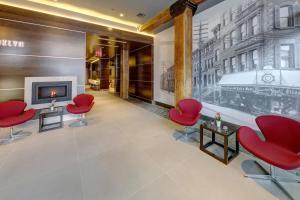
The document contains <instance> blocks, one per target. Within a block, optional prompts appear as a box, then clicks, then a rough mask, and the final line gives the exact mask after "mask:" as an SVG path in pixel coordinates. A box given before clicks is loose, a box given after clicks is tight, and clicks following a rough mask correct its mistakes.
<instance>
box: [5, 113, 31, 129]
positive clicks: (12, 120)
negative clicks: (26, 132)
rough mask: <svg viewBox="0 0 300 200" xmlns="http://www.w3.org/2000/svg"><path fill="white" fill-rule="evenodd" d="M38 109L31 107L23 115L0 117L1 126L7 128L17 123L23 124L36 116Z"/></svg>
mask: <svg viewBox="0 0 300 200" xmlns="http://www.w3.org/2000/svg"><path fill="white" fill-rule="evenodd" d="M35 113H36V110H34V109H30V110H27V111H25V112H23V113H22V114H21V115H18V116H12V117H7V118H2V119H0V127H1V128H7V127H12V126H15V125H19V124H23V123H25V122H27V121H29V120H31V119H32V118H33V117H34V116H35Z"/></svg>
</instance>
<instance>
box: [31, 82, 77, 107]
mask: <svg viewBox="0 0 300 200" xmlns="http://www.w3.org/2000/svg"><path fill="white" fill-rule="evenodd" d="M31 97H32V99H31V102H32V105H36V104H44V103H50V102H51V101H53V100H55V101H56V102H62V101H70V100H72V81H57V82H33V83H32V96H31Z"/></svg>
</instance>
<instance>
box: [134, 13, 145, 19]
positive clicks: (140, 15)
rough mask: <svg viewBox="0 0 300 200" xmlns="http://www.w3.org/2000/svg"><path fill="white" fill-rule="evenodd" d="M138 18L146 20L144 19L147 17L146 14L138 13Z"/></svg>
mask: <svg viewBox="0 0 300 200" xmlns="http://www.w3.org/2000/svg"><path fill="white" fill-rule="evenodd" d="M136 16H137V17H140V18H144V17H146V14H144V13H138V14H137V15H136Z"/></svg>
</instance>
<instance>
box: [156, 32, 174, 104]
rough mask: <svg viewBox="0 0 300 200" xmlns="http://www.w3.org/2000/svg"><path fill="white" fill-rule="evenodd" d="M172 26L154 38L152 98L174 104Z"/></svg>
mask: <svg viewBox="0 0 300 200" xmlns="http://www.w3.org/2000/svg"><path fill="white" fill-rule="evenodd" d="M174 90H175V79H174V28H173V27H171V28H169V29H166V30H164V31H162V32H160V33H158V34H157V35H155V38H154V100H155V101H156V102H160V103H164V104H167V105H174Z"/></svg>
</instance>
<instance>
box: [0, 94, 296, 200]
mask: <svg viewBox="0 0 300 200" xmlns="http://www.w3.org/2000/svg"><path fill="white" fill-rule="evenodd" d="M94 94H96V93H94ZM87 118H88V119H90V122H89V126H87V127H81V128H69V127H68V122H67V123H66V124H65V127H64V128H63V129H58V130H54V131H50V132H46V133H43V134H38V133H37V130H38V122H37V121H32V122H30V123H27V124H26V125H24V126H22V127H19V128H23V129H24V130H30V131H32V132H33V135H32V136H30V137H29V138H26V139H24V140H20V141H17V142H15V143H12V144H8V145H2V146H0V199H1V200H154V199H155V200H199V199H203V200H210V199H211V200H234V199H236V200H247V199H249V200H253V199H255V200H260V199H264V200H272V199H278V198H277V197H276V196H275V195H279V196H282V194H280V193H279V192H276V191H277V190H274V189H273V190H272V189H271V192H273V193H274V194H275V195H274V194H272V193H270V192H269V191H268V190H267V189H265V185H262V184H260V183H259V182H255V181H253V180H251V179H246V178H244V177H243V176H242V175H243V173H244V171H243V170H244V167H243V165H244V164H245V160H246V159H247V157H246V156H245V155H244V154H241V155H240V156H239V157H238V158H236V159H235V160H234V161H233V162H232V163H231V164H230V165H228V166H225V165H223V164H222V163H220V162H218V161H216V160H215V159H213V158H211V157H209V156H208V155H206V154H204V153H202V152H201V151H200V150H199V149H198V146H197V144H195V143H187V142H183V141H176V140H175V139H174V130H175V128H178V127H176V126H175V125H174V124H173V123H171V122H170V121H168V120H167V119H165V118H162V117H161V116H158V115H156V114H154V113H152V112H149V111H147V110H146V109H143V108H141V107H139V106H136V105H134V104H132V103H129V102H127V101H123V100H121V99H120V98H117V97H115V96H113V95H110V94H107V93H103V92H102V93H101V95H100V93H98V94H97V95H96V104H95V107H94V109H93V110H92V112H91V113H89V114H88V115H87ZM7 131H8V130H7V129H6V130H3V129H2V130H1V131H0V134H1V136H3V135H4V134H5V132H7ZM270 186H271V188H272V185H270ZM292 187H293V186H292ZM294 190H295V191H296V190H297V189H296V188H294ZM274 191H275V192H274Z"/></svg>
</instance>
